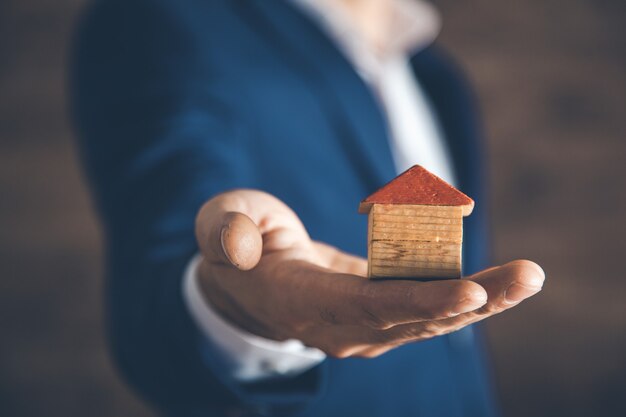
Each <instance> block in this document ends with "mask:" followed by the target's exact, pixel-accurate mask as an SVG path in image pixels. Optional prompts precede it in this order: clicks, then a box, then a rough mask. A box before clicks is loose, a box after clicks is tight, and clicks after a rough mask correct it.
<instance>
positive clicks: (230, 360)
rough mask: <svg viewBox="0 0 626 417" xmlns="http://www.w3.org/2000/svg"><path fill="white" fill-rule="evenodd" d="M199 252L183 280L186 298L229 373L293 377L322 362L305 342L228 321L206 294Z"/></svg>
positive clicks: (242, 378) (249, 377)
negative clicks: (258, 332)
mask: <svg viewBox="0 0 626 417" xmlns="http://www.w3.org/2000/svg"><path fill="white" fill-rule="evenodd" d="M201 261H202V257H201V256H200V255H196V256H195V257H193V258H192V259H191V261H190V262H189V264H188V266H187V269H186V271H185V276H184V279H183V288H182V291H183V299H184V300H185V304H186V305H187V308H188V309H189V313H190V314H191V317H192V318H193V320H194V322H195V323H196V325H197V326H198V327H199V328H200V329H201V331H202V333H203V334H204V336H205V337H206V339H207V341H208V342H209V343H211V345H213V347H215V348H216V351H217V352H218V353H219V354H220V356H221V358H220V359H221V360H222V361H223V362H224V364H225V365H226V368H227V370H228V372H230V374H231V375H232V377H233V378H234V379H235V380H236V381H238V382H258V381H261V380H264V379H270V378H276V377H281V376H284V377H293V376H296V375H299V374H301V373H304V372H305V371H307V370H309V369H311V368H313V367H314V366H316V365H318V364H319V363H321V362H322V361H323V360H324V359H325V358H326V355H325V354H324V352H322V351H321V350H319V349H315V348H310V347H306V346H304V344H302V342H301V341H299V340H296V339H289V340H285V341H282V342H279V341H276V340H270V339H266V338H264V337H260V336H256V335H253V334H251V333H248V332H246V331H244V330H241V329H239V328H237V327H235V326H233V325H232V324H230V323H228V322H226V321H225V320H224V319H223V318H222V317H220V316H219V315H218V313H217V312H215V311H214V310H213V309H212V308H211V306H210V305H209V303H208V301H207V300H206V299H205V297H204V296H203V295H202V293H201V290H200V286H199V283H198V274H197V270H198V266H199V265H200V262H201Z"/></svg>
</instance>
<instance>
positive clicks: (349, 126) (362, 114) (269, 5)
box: [238, 0, 395, 191]
mask: <svg viewBox="0 0 626 417" xmlns="http://www.w3.org/2000/svg"><path fill="white" fill-rule="evenodd" d="M238 8H239V12H240V13H241V15H242V16H243V17H244V18H248V21H249V23H250V25H253V26H256V29H258V31H259V32H260V33H262V35H263V36H266V37H267V38H268V41H269V42H271V43H272V45H274V47H277V48H279V49H281V52H282V53H283V55H284V59H286V60H287V61H288V62H289V64H290V65H293V66H294V67H295V68H296V70H297V71H298V72H299V73H301V74H303V75H304V76H305V77H306V78H307V81H308V82H310V83H311V84H312V85H313V86H314V88H315V89H316V91H318V92H319V95H320V99H321V100H323V101H324V103H323V105H324V108H325V109H326V111H327V112H328V115H329V118H330V120H331V121H332V123H333V125H334V127H335V130H336V132H337V135H338V138H339V140H340V141H341V143H342V145H343V148H344V150H345V152H346V153H347V154H348V158H349V160H350V161H352V164H353V168H354V170H355V171H356V172H357V175H359V177H360V178H363V179H364V180H365V182H366V184H367V187H368V188H370V189H371V190H372V191H373V190H374V189H376V188H378V187H380V186H382V185H383V184H384V183H386V182H387V181H389V180H390V179H391V178H393V177H394V175H395V168H394V164H393V160H392V156H391V151H390V149H389V140H388V132H387V128H386V122H385V120H384V118H383V115H382V112H381V110H380V109H379V107H378V104H377V103H376V100H375V98H374V96H373V95H372V93H371V91H370V90H369V88H368V87H367V85H366V84H365V83H364V81H363V80H362V79H361V78H360V76H359V75H358V74H357V73H356V72H355V70H354V69H353V68H352V66H351V65H350V63H349V62H348V61H347V59H346V58H345V57H344V56H343V55H342V54H341V52H340V51H339V50H338V49H337V47H336V46H335V45H334V44H333V42H332V41H331V40H330V39H329V38H328V37H327V36H326V35H325V34H324V33H323V32H322V31H321V30H320V29H319V28H318V27H317V26H316V25H315V24H314V23H313V22H312V21H311V20H310V19H308V18H307V17H306V16H304V15H303V14H302V13H301V12H300V11H299V10H296V9H295V8H293V6H291V5H289V4H288V2H286V1H284V0H281V1H276V0H239V1H238Z"/></svg>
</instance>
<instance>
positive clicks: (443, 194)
mask: <svg viewBox="0 0 626 417" xmlns="http://www.w3.org/2000/svg"><path fill="white" fill-rule="evenodd" d="M373 204H407V205H424V206H463V215H464V216H467V215H469V214H470V213H471V212H472V209H473V208H474V200H472V199H471V198H469V197H468V196H466V195H465V194H463V193H462V192H460V191H459V190H457V189H456V188H454V187H453V186H451V185H450V184H448V183H447V182H445V181H444V180H442V179H441V178H439V177H438V176H436V175H434V174H432V173H431V172H429V171H427V170H426V169H424V168H422V167H421V166H419V165H414V166H412V167H411V168H409V169H407V170H406V171H404V172H403V173H402V174H400V175H398V176H397V177H396V178H394V179H393V180H391V181H390V182H388V183H387V184H386V185H384V186H383V187H382V188H380V189H379V190H378V191H376V192H375V193H374V194H372V195H370V196H369V197H367V198H366V199H365V200H363V201H361V204H360V205H359V213H368V212H369V211H370V209H371V207H372V205H373Z"/></svg>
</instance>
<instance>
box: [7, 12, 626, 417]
mask: <svg viewBox="0 0 626 417" xmlns="http://www.w3.org/2000/svg"><path fill="white" fill-rule="evenodd" d="M437 4H438V6H439V7H440V9H441V11H442V12H443V15H444V31H443V34H442V36H441V38H440V40H441V41H442V43H443V44H445V45H446V46H447V47H448V48H449V49H450V50H451V51H452V52H453V53H454V55H455V56H456V57H457V58H458V59H459V61H460V62H461V63H462V65H463V66H464V67H465V69H466V70H467V72H468V74H469V77H470V78H471V79H472V81H473V82H474V84H475V86H476V89H477V91H478V94H479V97H480V99H481V103H482V106H483V112H484V115H485V119H486V124H487V130H488V134H489V138H490V152H491V157H492V158H491V173H492V178H493V201H492V202H493V231H494V239H495V255H496V261H498V262H504V261H507V260H510V259H513V258H518V257H526V258H530V259H534V260H536V261H538V262H539V263H540V264H542V265H543V266H544V268H545V270H546V271H547V275H548V278H549V279H548V282H547V285H546V287H545V290H544V292H543V293H542V294H541V296H539V297H537V299H535V300H532V301H529V302H527V303H526V304H525V305H522V306H521V307H520V308H517V309H515V310H514V311H511V312H508V313H506V314H504V315H502V316H500V317H497V318H494V319H492V320H490V324H489V337H490V341H491V345H492V351H493V357H494V362H495V370H496V374H497V378H498V382H499V391H500V396H501V399H502V405H503V409H504V411H505V415H506V416H511V417H516V416H613V415H615V416H624V415H626V405H625V404H624V396H625V394H626V303H625V299H626V277H625V276H624V275H625V274H624V268H623V264H624V257H626V243H625V240H626V140H624V139H626V138H625V133H626V99H625V97H626V85H625V84H626V33H625V30H624V27H625V26H626V2H624V1H623V0H553V1H527V2H502V1H498V0H475V1H471V2H457V1H453V0H445V1H438V2H437ZM82 7H84V2H83V1H79V0H57V1H54V2H51V1H44V0H2V1H0V276H1V277H2V279H1V280H0V329H1V333H0V335H1V336H0V415H2V416H42V415H46V416H83V415H84V416H115V415H135V416H149V415H151V413H150V411H149V410H148V409H147V408H146V407H145V406H144V405H142V404H141V403H140V402H139V401H138V400H137V399H135V398H134V396H133V395H132V394H131V393H130V392H129V390H128V389H127V388H126V387H125V386H124V385H123V383H122V382H121V381H120V380H119V378H118V377H117V376H116V374H115V372H114V370H113V369H112V366H111V363H110V361H109V359H108V357H107V353H106V350H105V340H104V338H103V331H102V329H103V323H102V311H101V308H102V305H101V304H102V303H101V299H100V294H101V289H102V279H101V266H102V261H101V255H100V248H101V246H100V242H99V229H98V226H97V222H96V219H95V218H94V214H93V212H92V210H91V206H90V203H89V199H88V195H87V190H86V187H85V184H84V183H83V180H82V179H81V174H80V171H79V167H78V163H77V160H76V155H75V150H74V147H73V143H72V132H71V128H70V125H69V122H68V120H67V114H66V113H67V112H66V104H67V103H66V92H65V88H66V83H65V77H66V63H67V51H68V41H69V39H70V36H71V32H72V28H73V25H74V22H75V19H76V18H77V16H78V14H79V13H80V10H81V8H82Z"/></svg>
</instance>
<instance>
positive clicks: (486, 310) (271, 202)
mask: <svg viewBox="0 0 626 417" xmlns="http://www.w3.org/2000/svg"><path fill="white" fill-rule="evenodd" d="M196 235H197V239H198V243H199V246H200V250H201V252H202V255H203V258H204V259H203V262H202V264H201V265H200V268H199V275H200V285H201V288H202V293H203V294H204V296H205V297H206V298H207V300H208V302H209V303H210V304H211V305H212V307H213V308H214V309H215V310H216V311H218V312H219V313H220V314H221V315H222V316H223V317H224V318H226V319H227V320H229V321H230V322H232V323H234V324H235V325H237V326H239V327H241V328H242V329H245V330H247V331H249V332H251V333H255V334H257V335H260V336H264V337H266V338H270V339H276V340H285V339H292V338H293V339H299V340H301V341H302V342H303V343H304V344H306V345H308V346H311V347H316V348H319V349H321V350H323V351H324V352H326V353H327V354H329V355H331V356H335V357H340V358H345V357H348V356H362V357H375V356H378V355H381V354H383V353H385V352H387V351H388V350H390V349H393V348H394V347H397V346H399V345H402V344H404V343H409V342H414V341H418V340H424V339H428V338H431V337H434V336H438V335H442V334H446V333H450V332H453V331H455V330H458V329H460V328H462V327H464V326H467V325H468V324H471V323H475V322H477V321H480V320H483V319H485V318H487V317H489V316H492V315H494V314H498V313H500V312H502V311H504V310H507V309H509V308H511V307H513V306H515V305H517V304H518V303H520V302H521V301H523V300H524V299H526V298H528V297H531V296H532V295H534V294H536V293H537V292H539V291H540V290H541V287H542V285H543V281H544V273H543V270H542V269H541V268H540V267H539V266H538V265H537V264H535V263H533V262H530V261H514V262H510V263H508V264H506V265H503V266H499V267H493V268H490V269H487V270H484V271H481V272H479V273H477V274H475V275H472V276H470V277H467V278H466V279H463V280H444V281H431V282H416V281H406V280H405V281H400V280H394V281H372V280H368V279H366V278H364V277H365V274H366V271H367V261H366V260H365V259H362V258H358V257H355V256H351V255H348V254H345V253H342V252H340V251H339V250H337V249H335V248H333V247H331V246H328V245H325V244H323V243H320V242H315V241H312V240H311V239H310V238H309V235H308V234H307V232H306V230H305V228H304V226H303V225H302V223H301V222H300V220H299V219H298V216H297V215H296V214H295V213H294V212H293V211H292V210H291V209H290V208H289V207H287V206H286V205H285V204H284V203H282V202H281V201H280V200H278V199H276V198H275V197H273V196H271V195H269V194H267V193H263V192H260V191H254V190H235V191H231V192H227V193H224V194H220V195H218V196H216V197H214V198H213V199H211V200H209V201H208V202H207V203H206V204H205V205H204V206H203V207H202V209H201V210H200V212H199V213H198V217H197V219H196Z"/></svg>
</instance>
